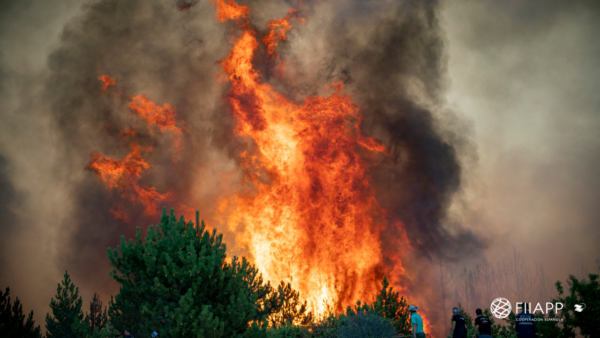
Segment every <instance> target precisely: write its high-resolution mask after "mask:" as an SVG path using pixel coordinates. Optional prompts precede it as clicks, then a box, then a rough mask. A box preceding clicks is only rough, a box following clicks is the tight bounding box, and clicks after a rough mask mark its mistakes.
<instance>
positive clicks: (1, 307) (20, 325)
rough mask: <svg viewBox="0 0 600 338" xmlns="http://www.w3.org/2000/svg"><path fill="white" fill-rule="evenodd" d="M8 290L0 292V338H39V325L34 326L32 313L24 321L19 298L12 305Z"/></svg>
mask: <svg viewBox="0 0 600 338" xmlns="http://www.w3.org/2000/svg"><path fill="white" fill-rule="evenodd" d="M9 295H10V288H6V292H4V293H2V291H1V290H0V337H4V338H41V337H42V336H41V330H40V327H39V325H38V326H35V321H34V320H33V311H31V312H30V313H29V316H27V320H26V319H25V315H24V314H23V307H22V305H21V301H19V298H17V299H15V302H14V304H11V301H10V297H9Z"/></svg>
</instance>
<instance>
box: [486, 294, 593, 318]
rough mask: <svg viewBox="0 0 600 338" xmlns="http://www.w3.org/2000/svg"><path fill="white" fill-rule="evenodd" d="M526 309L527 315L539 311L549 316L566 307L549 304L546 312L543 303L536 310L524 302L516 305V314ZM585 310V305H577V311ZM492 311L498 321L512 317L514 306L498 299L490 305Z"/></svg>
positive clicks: (538, 304) (560, 304)
mask: <svg viewBox="0 0 600 338" xmlns="http://www.w3.org/2000/svg"><path fill="white" fill-rule="evenodd" d="M525 308H526V310H525V311H526V312H527V313H533V314H535V313H536V312H537V311H539V312H541V313H543V314H548V313H549V312H550V311H555V312H556V313H557V312H558V311H561V310H562V309H563V308H564V305H563V303H550V302H548V303H546V308H545V311H544V307H542V304H541V303H537V305H536V306H535V308H534V307H532V304H531V303H522V302H517V303H515V312H516V313H520V312H521V311H523V310H524V309H525ZM583 309H585V304H582V305H579V304H578V305H575V311H577V312H581V311H583ZM490 310H491V311H492V315H494V317H496V318H498V319H504V318H506V317H508V316H509V315H510V312H511V311H512V306H511V304H510V301H508V299H506V298H502V297H498V298H496V299H494V301H493V302H492V304H491V305H490Z"/></svg>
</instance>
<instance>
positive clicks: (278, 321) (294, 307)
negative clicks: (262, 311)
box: [267, 282, 313, 328]
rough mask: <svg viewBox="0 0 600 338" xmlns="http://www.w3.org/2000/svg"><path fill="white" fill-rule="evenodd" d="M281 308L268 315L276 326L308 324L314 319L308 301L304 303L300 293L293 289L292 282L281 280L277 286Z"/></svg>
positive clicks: (270, 321) (278, 305) (279, 306)
mask: <svg viewBox="0 0 600 338" xmlns="http://www.w3.org/2000/svg"><path fill="white" fill-rule="evenodd" d="M277 290H278V294H279V302H278V303H277V307H278V308H279V310H278V311H277V312H274V313H272V314H271V315H269V316H268V317H267V319H268V320H269V323H271V325H272V326H273V327H274V328H279V327H284V326H291V325H294V326H306V325H308V324H309V323H310V322H312V320H313V314H312V312H309V311H307V309H306V308H307V302H306V301H305V302H304V303H302V301H301V300H300V293H299V292H297V291H295V290H294V289H292V285H291V284H290V283H287V284H286V283H284V282H281V284H279V287H278V288H277Z"/></svg>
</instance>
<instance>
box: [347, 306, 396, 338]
mask: <svg viewBox="0 0 600 338" xmlns="http://www.w3.org/2000/svg"><path fill="white" fill-rule="evenodd" d="M395 335H396V330H395V329H394V326H393V325H392V323H391V321H390V320H389V319H386V318H383V317H381V316H380V315H377V314H375V313H373V312H366V311H359V312H358V313H356V315H353V316H348V317H347V318H346V320H345V321H344V323H343V325H341V326H340V327H339V329H338V337H339V338H392V337H394V336H395Z"/></svg>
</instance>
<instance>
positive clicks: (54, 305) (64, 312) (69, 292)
mask: <svg viewBox="0 0 600 338" xmlns="http://www.w3.org/2000/svg"><path fill="white" fill-rule="evenodd" d="M55 298H56V299H52V300H51V301H50V308H51V309H52V316H50V314H47V315H46V338H54V337H55V338H76V337H78V333H77V331H78V328H80V327H81V325H82V322H83V312H82V311H81V305H82V304H83V302H82V300H81V297H80V296H79V288H77V287H75V285H74V284H73V283H72V282H71V277H70V276H69V274H68V272H65V276H64V280H63V281H62V283H59V284H58V288H57V290H56V296H55Z"/></svg>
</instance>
